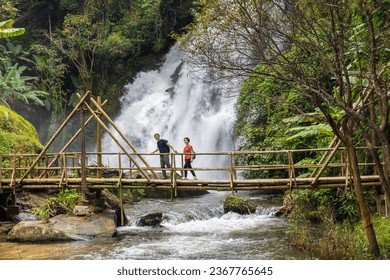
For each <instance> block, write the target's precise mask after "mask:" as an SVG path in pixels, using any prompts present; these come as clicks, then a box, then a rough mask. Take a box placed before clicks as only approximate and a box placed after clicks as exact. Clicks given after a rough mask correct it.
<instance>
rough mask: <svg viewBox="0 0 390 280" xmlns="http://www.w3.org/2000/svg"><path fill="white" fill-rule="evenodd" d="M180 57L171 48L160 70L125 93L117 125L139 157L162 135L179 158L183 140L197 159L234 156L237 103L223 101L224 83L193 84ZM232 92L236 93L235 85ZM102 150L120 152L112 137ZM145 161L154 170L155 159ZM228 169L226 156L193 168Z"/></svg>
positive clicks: (196, 81) (138, 79) (230, 99)
mask: <svg viewBox="0 0 390 280" xmlns="http://www.w3.org/2000/svg"><path fill="white" fill-rule="evenodd" d="M184 57H185V53H183V51H181V50H179V48H178V47H176V46H174V47H173V48H172V49H171V50H170V51H169V53H168V54H167V55H166V58H165V61H164V63H163V65H162V66H161V68H160V69H159V70H154V71H149V72H141V73H139V74H138V76H137V77H136V78H135V80H134V82H133V83H131V84H128V85H126V87H125V95H124V96H123V98H122V100H121V107H122V109H121V113H120V114H119V116H118V117H117V118H116V119H115V124H116V125H117V126H118V127H119V129H120V130H121V131H122V132H123V133H124V134H125V136H126V137H127V138H128V139H130V141H131V142H132V143H133V145H134V146H135V147H136V148H137V150H138V152H140V153H150V152H152V151H153V150H155V149H156V141H155V140H154V138H153V135H154V133H160V134H161V137H162V138H164V139H167V140H168V141H169V143H170V144H171V145H172V146H173V147H174V148H175V149H176V150H177V151H178V152H182V150H183V147H184V143H183V138H184V137H189V138H190V139H191V143H190V144H191V145H192V146H193V147H194V150H195V151H196V152H197V153H207V152H220V151H231V150H234V143H233V137H232V126H233V122H234V119H235V110H234V107H235V102H236V99H235V98H234V97H223V96H222V89H223V88H226V81H224V82H223V83H220V84H218V83H217V82H214V83H208V84H206V83H202V82H200V81H199V79H196V78H194V75H193V72H192V71H191V70H193V69H189V68H190V66H188V64H187V63H186V62H185V61H184V60H183V58H184ZM199 74H201V75H204V76H207V75H209V73H199V72H198V73H197V76H199ZM230 88H238V83H236V84H233V83H232V85H231V86H230ZM230 93H233V95H236V94H237V92H230ZM103 145H104V149H103V150H104V151H111V152H120V148H119V147H118V146H117V145H116V144H115V142H114V141H113V140H112V139H111V138H110V137H105V139H104V142H103ZM146 159H147V161H148V162H152V163H153V165H158V163H157V162H158V157H157V156H155V157H152V156H151V157H146ZM227 163H228V158H227V157H226V156H206V155H204V156H202V155H201V156H198V157H197V159H196V160H195V161H194V163H193V165H195V166H197V167H202V166H208V167H218V166H224V165H226V164H227Z"/></svg>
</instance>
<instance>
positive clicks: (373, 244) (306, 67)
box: [181, 0, 390, 254]
mask: <svg viewBox="0 0 390 280" xmlns="http://www.w3.org/2000/svg"><path fill="white" fill-rule="evenodd" d="M197 3H198V5H199V6H200V7H201V8H200V10H199V12H198V13H196V15H195V16H196V20H197V21H196V23H195V24H193V25H190V26H189V27H188V33H187V34H186V35H185V36H183V37H182V38H181V41H182V43H183V44H182V45H183V46H184V47H185V48H186V49H187V50H188V51H189V52H190V54H191V55H190V60H191V61H192V62H193V63H196V64H198V66H199V67H201V65H206V67H212V68H216V69H218V70H219V72H220V73H222V75H223V76H225V77H231V76H237V75H244V76H246V75H248V74H251V75H259V76H267V77H269V78H271V79H275V80H278V81H283V82H284V83H285V84H286V85H288V86H289V87H291V88H292V89H295V90H297V91H298V92H299V93H300V94H302V95H303V96H304V97H305V98H307V100H308V101H309V102H312V103H313V104H315V105H316V106H317V107H318V108H319V109H320V110H321V111H322V113H323V114H324V116H325V118H326V120H327V123H328V124H329V125H330V126H331V127H332V129H333V131H334V133H335V134H336V135H337V137H338V138H339V139H340V140H341V141H342V142H343V143H344V145H345V146H346V148H347V150H348V156H349V163H350V168H351V173H352V174H353V180H352V181H353V182H352V183H353V186H354V189H355V193H356V196H357V199H358V203H359V207H360V210H361V214H362V217H363V222H364V226H365V229H366V234H367V237H368V240H369V247H370V252H371V253H374V254H376V253H378V252H379V248H378V244H377V241H376V237H375V232H374V229H373V225H372V221H371V217H370V212H369V210H368V207H367V205H366V202H365V199H364V197H363V193H362V189H361V177H360V170H359V166H358V162H357V155H356V150H355V146H356V143H355V141H354V135H355V134H356V133H357V132H359V133H360V134H361V135H362V138H363V139H364V140H365V141H366V144H367V145H368V147H369V148H370V151H371V155H372V157H373V158H374V161H375V166H376V170H377V171H378V174H379V175H380V178H381V182H382V185H383V188H384V190H385V193H386V196H387V199H388V200H389V201H390V182H389V180H390V179H389V178H390V176H389V174H390V149H389V137H388V135H389V121H388V118H389V107H388V106H389V104H388V96H387V95H388V92H389V82H388V81H389V77H390V71H389V64H388V61H389V56H390V55H389V51H388V48H387V47H386V46H388V43H389V36H388V35H389V22H390V20H389V19H390V14H389V5H390V4H389V1H375V0H374V1H368V0H367V1H365V0H343V1H336V0H326V1H310V0H285V1H277V0H217V1H205V0H199V1H197ZM258 64H260V65H263V66H265V67H267V68H268V69H270V71H263V72H262V71H257V70H261V69H264V68H261V67H257V68H254V66H255V65H258ZM334 108H338V110H339V111H340V112H343V117H342V118H339V117H336V116H335V115H334V114H332V110H333V109H334ZM373 135H378V137H373ZM377 141H378V142H377ZM378 143H379V144H380V145H381V146H382V149H381V151H380V153H378V151H377V150H376V149H375V146H377V144H378ZM381 157H382V158H383V162H382V161H381V160H380V159H381Z"/></svg>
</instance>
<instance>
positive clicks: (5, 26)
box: [0, 19, 25, 39]
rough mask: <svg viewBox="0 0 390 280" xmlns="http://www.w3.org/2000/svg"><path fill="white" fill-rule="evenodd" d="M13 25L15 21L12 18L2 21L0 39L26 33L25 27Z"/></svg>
mask: <svg viewBox="0 0 390 280" xmlns="http://www.w3.org/2000/svg"><path fill="white" fill-rule="evenodd" d="M13 25H14V21H13V20H12V19H9V20H6V21H2V22H0V39H2V38H9V37H15V36H19V35H22V34H24V32H25V29H24V28H13V27H12V26H13Z"/></svg>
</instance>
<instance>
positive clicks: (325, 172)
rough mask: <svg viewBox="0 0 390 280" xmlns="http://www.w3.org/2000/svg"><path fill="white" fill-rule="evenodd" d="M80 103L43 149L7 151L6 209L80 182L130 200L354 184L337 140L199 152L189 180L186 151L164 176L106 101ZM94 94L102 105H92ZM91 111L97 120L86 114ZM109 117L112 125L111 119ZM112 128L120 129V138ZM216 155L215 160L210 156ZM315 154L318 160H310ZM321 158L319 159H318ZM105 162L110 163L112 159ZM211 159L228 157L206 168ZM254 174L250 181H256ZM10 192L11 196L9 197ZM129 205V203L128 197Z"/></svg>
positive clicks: (367, 182) (0, 162) (365, 171)
mask: <svg viewBox="0 0 390 280" xmlns="http://www.w3.org/2000/svg"><path fill="white" fill-rule="evenodd" d="M79 98H80V102H79V103H78V104H77V106H76V107H75V108H74V110H73V111H72V112H71V113H70V115H69V116H68V117H67V119H66V120H65V121H64V123H63V124H62V125H61V126H60V127H59V129H58V130H57V132H56V133H55V134H54V135H53V136H52V138H51V139H50V140H49V141H48V143H47V144H46V146H45V147H44V148H43V150H42V151H41V152H40V153H39V154H8V155H4V154H0V207H6V208H7V209H8V211H9V212H12V211H13V210H15V211H16V212H17V211H18V207H17V205H16V202H15V200H16V198H15V197H16V194H17V193H18V192H21V191H23V190H33V189H61V188H79V189H80V191H81V193H82V196H83V197H82V199H83V200H87V198H86V196H85V194H86V193H88V192H90V191H96V192H99V190H101V189H109V188H111V189H117V190H118V193H119V196H120V198H121V199H122V196H123V191H124V190H126V189H153V190H156V191H158V190H170V191H171V197H172V198H173V197H176V196H177V195H178V191H181V190H195V191H196V190H217V191H230V192H233V193H234V192H237V191H244V190H245V191H251V190H292V189H318V188H339V189H343V190H347V189H348V188H350V187H351V186H352V184H351V180H353V178H352V177H351V176H350V173H349V167H348V160H347V156H346V154H347V153H346V151H345V149H344V148H343V147H341V146H340V142H338V141H336V140H335V141H334V142H333V143H332V144H331V146H330V147H329V148H325V149H302V150H281V151H229V152H213V153H197V157H196V160H194V162H193V168H192V169H193V170H194V171H195V172H196V173H197V176H198V178H199V179H198V180H192V179H189V180H185V179H184V176H183V173H184V168H183V166H184V164H183V163H184V155H183V154H181V153H177V154H176V153H172V154H170V159H171V168H167V169H165V170H166V171H167V173H168V174H169V175H170V176H169V178H167V179H164V178H161V176H160V174H161V171H162V170H163V169H162V168H161V167H160V164H159V156H160V155H158V154H157V155H156V154H147V153H139V152H138V151H137V149H136V148H135V147H134V146H133V145H132V143H131V142H130V141H129V140H128V139H127V138H126V137H125V136H124V135H123V133H122V132H121V131H120V130H119V129H118V128H117V127H116V125H115V123H114V122H113V121H112V120H111V118H110V117H109V116H108V115H107V114H106V113H105V112H104V110H103V109H102V107H103V106H104V104H105V102H103V103H102V102H101V100H100V98H97V100H95V99H94V98H93V97H92V96H91V95H90V94H89V93H86V94H84V95H83V96H79ZM87 98H89V101H90V102H91V104H93V106H94V107H95V109H92V107H91V106H90V105H89V104H88V103H87ZM77 112H79V113H80V129H79V130H78V131H77V133H76V134H75V135H74V136H73V137H72V139H70V140H69V142H68V143H67V144H66V145H65V146H64V147H63V148H62V149H61V150H60V151H59V152H58V153H48V149H49V147H50V146H51V145H52V144H53V142H54V140H55V139H56V137H57V136H58V135H59V134H60V132H61V131H62V130H63V128H64V126H65V125H66V124H67V123H68V122H69V120H70V119H71V118H72V117H73V116H74V115H75V114H76V113H77ZM87 112H88V113H90V115H91V116H90V117H89V119H87V120H86V119H85V114H86V113H87ZM103 118H104V119H105V120H106V121H108V123H109V125H110V126H111V128H109V127H108V126H107V125H106V124H105V123H104V122H103ZM93 119H94V120H96V122H97V125H96V150H97V151H96V152H86V147H85V146H86V144H85V143H86V140H85V138H86V129H85V127H86V126H87V125H88V124H89V123H90V121H91V120H93ZM112 129H114V130H116V134H117V135H119V136H118V137H117V136H115V134H114V133H113V131H112ZM102 130H104V131H105V132H106V133H107V134H108V135H110V136H111V138H112V139H113V140H114V142H115V143H116V144H117V145H118V148H119V149H118V150H119V152H118V153H105V152H103V151H102V150H101V134H102V133H101V132H102ZM78 137H80V138H81V140H80V143H81V147H80V150H81V151H80V152H67V151H66V150H67V148H68V147H69V146H70V144H71V143H72V142H73V141H74V140H75V139H76V138H78ZM358 153H360V154H361V155H363V156H362V157H361V158H369V156H367V155H368V154H369V153H368V150H367V149H365V148H364V147H362V148H358ZM365 155H366V156H365ZM210 158H211V159H212V160H211V161H210V160H207V159H210ZM309 158H310V159H311V160H310V161H309V160H307V159H309ZM315 158H317V159H318V160H317V161H314V160H313V159H315ZM103 162H108V163H109V164H107V165H104V164H103ZM205 162H221V163H220V164H218V165H217V164H215V165H213V166H206V165H205ZM359 165H360V167H361V172H362V177H361V179H362V185H363V187H374V188H377V189H380V188H381V183H380V180H379V176H377V175H375V172H374V165H373V163H372V162H362V163H360V164H359ZM248 178H250V179H248ZM1 197H3V199H1ZM121 203H122V202H121Z"/></svg>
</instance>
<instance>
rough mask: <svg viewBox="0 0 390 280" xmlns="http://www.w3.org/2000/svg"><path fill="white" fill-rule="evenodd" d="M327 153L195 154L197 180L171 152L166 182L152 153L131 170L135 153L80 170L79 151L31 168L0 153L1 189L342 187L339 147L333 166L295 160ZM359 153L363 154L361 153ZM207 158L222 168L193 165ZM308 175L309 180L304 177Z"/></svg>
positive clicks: (369, 180)
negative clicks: (146, 163)
mask: <svg viewBox="0 0 390 280" xmlns="http://www.w3.org/2000/svg"><path fill="white" fill-rule="evenodd" d="M329 150H330V149H315V150H295V151H258V152H253V151H250V152H249V151H248V152H225V153H223V152H220V153H203V154H197V159H196V160H195V161H194V163H193V166H194V168H193V170H195V172H196V173H197V175H198V177H199V180H192V179H189V180H184V179H182V176H183V172H184V168H183V155H182V154H171V162H172V167H171V168H169V169H166V171H167V173H168V174H172V178H169V179H161V178H159V177H160V176H159V175H158V172H161V171H162V170H163V169H162V168H161V167H159V166H156V165H157V164H158V157H159V156H158V155H151V154H143V155H142V156H143V157H145V156H149V158H150V159H151V161H152V162H153V159H154V162H157V163H155V164H154V165H155V166H141V168H142V170H140V169H139V167H140V164H139V163H138V165H137V166H136V164H135V163H134V162H133V161H134V160H135V159H136V157H137V154H132V155H131V157H126V156H127V155H128V154H120V153H119V154H113V153H107V154H103V155H102V156H106V157H107V158H109V159H108V160H107V161H109V162H114V163H115V167H104V166H101V167H97V166H87V167H85V169H83V168H82V166H80V162H81V161H80V156H81V155H80V153H61V154H48V155H46V156H45V157H44V158H42V159H41V160H40V162H39V164H37V165H36V166H34V168H32V169H31V163H32V162H33V161H34V160H35V159H36V157H37V155H0V163H1V165H0V189H3V190H7V189H10V188H16V189H36V188H63V187H82V186H85V187H88V188H118V187H121V188H124V189H139V188H145V189H148V188H150V189H176V190H220V191H237V190H262V189H263V190H265V189H267V190H269V189H275V190H288V189H313V188H343V187H347V186H348V185H349V183H350V180H351V178H350V176H349V175H348V163H347V161H346V160H345V158H344V157H345V151H344V149H342V148H340V149H339V151H338V156H337V155H336V156H333V160H332V162H329V163H327V164H324V163H321V162H317V163H316V162H311V163H310V164H303V163H301V162H297V163H295V161H299V160H301V159H304V157H305V156H307V154H309V153H310V155H311V156H313V154H314V153H321V154H324V153H326V152H328V151H329ZM362 151H363V152H365V151H364V150H362ZM87 156H88V158H89V159H91V158H92V162H94V160H95V159H96V157H97V154H96V153H95V154H94V153H88V155H87ZM207 157H212V158H213V161H215V162H218V159H221V158H222V159H224V160H225V161H224V162H225V164H224V165H219V166H213V167H211V168H210V167H205V166H201V167H197V165H198V164H201V163H202V161H203V160H205V159H207ZM245 157H251V158H253V160H251V162H252V164H250V165H248V164H240V162H243V160H242V159H243V158H245ZM269 157H275V158H277V161H276V160H275V161H274V162H275V163H274V164H272V163H271V164H270V163H267V164H264V163H263V164H262V163H261V161H263V160H264V161H265V160H268V161H269ZM256 158H257V160H256ZM86 162H88V160H86ZM178 162H180V164H178ZM270 162H272V161H270ZM4 166H8V167H4ZM361 168H362V171H364V170H370V169H372V163H367V162H366V163H362V164H361ZM319 170H320V171H319ZM83 171H84V172H85V176H83ZM316 171H317V175H316ZM318 171H319V172H318ZM202 172H204V173H208V174H207V176H202V174H204V173H202ZM27 173H28V174H27ZM105 173H111V176H114V177H111V178H104V177H103V176H104V174H105ZM310 173H311V174H312V176H307V174H310ZM244 174H250V176H251V177H255V176H258V177H259V178H255V179H245V176H244ZM273 174H275V175H273ZM303 174H306V176H304V178H302V177H303V176H302V175H303ZM26 175H27V176H26ZM267 175H268V176H267ZM97 177H98V178H97ZM264 177H265V178H264ZM270 177H277V178H270ZM283 177H284V178H283ZM205 178H207V179H205ZM210 178H211V179H210ZM213 178H222V179H213ZM361 179H362V183H363V186H365V187H375V186H380V185H381V184H380V181H379V176H377V175H363V176H362V178H361Z"/></svg>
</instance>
